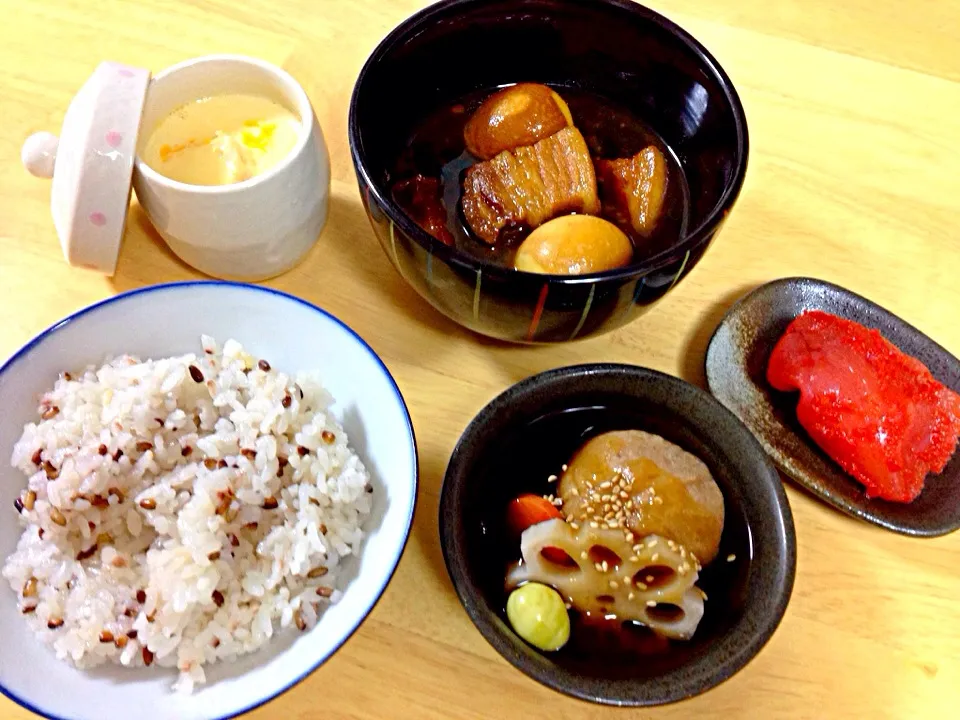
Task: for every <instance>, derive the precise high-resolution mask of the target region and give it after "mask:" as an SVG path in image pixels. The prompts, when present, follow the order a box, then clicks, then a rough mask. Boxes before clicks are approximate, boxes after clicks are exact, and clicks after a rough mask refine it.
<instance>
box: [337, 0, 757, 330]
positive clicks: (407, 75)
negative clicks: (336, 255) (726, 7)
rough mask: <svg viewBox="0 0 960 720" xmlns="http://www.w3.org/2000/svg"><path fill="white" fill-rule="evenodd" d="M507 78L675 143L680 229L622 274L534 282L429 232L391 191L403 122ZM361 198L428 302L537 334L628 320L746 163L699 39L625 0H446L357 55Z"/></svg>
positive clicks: (734, 116)
mask: <svg viewBox="0 0 960 720" xmlns="http://www.w3.org/2000/svg"><path fill="white" fill-rule="evenodd" d="M520 81H532V82H541V83H548V84H553V85H563V86H567V87H570V86H573V87H579V88H581V89H584V90H590V91H592V92H594V93H596V94H599V95H601V96H604V97H606V98H609V99H610V100H612V101H615V102H616V103H618V104H619V105H622V106H624V107H626V108H628V109H631V110H633V112H635V113H636V115H637V116H638V117H641V118H643V119H644V120H645V121H646V122H647V123H649V124H650V125H651V126H652V127H653V129H654V130H655V131H656V132H657V133H658V134H659V135H660V136H661V137H662V138H663V139H664V141H665V142H666V143H667V145H669V146H670V148H671V149H672V150H673V151H674V152H675V153H676V155H677V157H678V159H679V161H680V163H681V165H682V166H683V170H684V174H685V175H686V178H687V182H688V185H689V187H690V197H691V198H692V201H691V207H690V209H689V210H690V213H689V221H688V223H687V228H688V231H687V232H685V233H684V235H683V236H682V237H678V238H677V240H676V242H675V243H674V244H672V245H671V246H669V247H668V248H667V249H665V250H664V251H662V252H660V253H658V254H656V255H655V256H653V257H650V258H648V259H646V260H644V261H643V262H641V263H636V264H633V265H630V266H627V267H625V268H621V269H618V270H612V271H607V272H602V273H594V274H591V275H583V276H579V277H562V276H549V277H548V276H543V275H536V274H531V273H524V272H519V271H517V270H513V269H511V268H506V267H503V266H499V265H495V264H492V263H485V262H483V261H480V260H478V259H476V258H474V257H471V256H470V255H467V254H466V253H464V252H462V251H459V250H457V249H456V248H453V247H449V246H447V245H444V244H443V243H441V242H440V241H438V240H435V239H434V238H433V237H431V236H430V235H429V234H427V233H426V232H425V231H424V230H422V229H421V228H420V227H418V226H417V224H416V223H415V222H414V221H413V220H412V219H411V218H409V217H408V216H407V215H406V214H405V213H404V212H403V211H402V210H401V209H400V207H399V206H398V205H397V203H396V202H395V201H394V199H393V198H392V195H391V192H390V182H391V172H392V171H393V169H394V166H395V164H396V161H397V158H398V157H399V156H400V154H401V152H402V150H403V148H404V147H405V145H406V143H407V140H408V138H409V136H410V133H411V131H412V129H413V128H414V127H415V126H416V125H417V123H418V121H420V120H421V119H422V118H423V117H424V116H425V115H426V114H427V113H429V112H430V111H431V110H433V109H435V108H437V107H440V106H443V105H445V104H449V103H453V102H456V101H458V100H459V99H460V98H462V97H463V96H464V95H466V94H468V93H470V92H472V91H475V90H478V89H484V88H492V87H497V86H500V85H504V84H509V83H515V82H520ZM349 136H350V148H351V153H352V156H353V163H354V167H355V170H356V173H357V178H358V181H359V183H360V190H361V196H362V197H363V202H364V206H365V208H366V211H367V214H368V215H369V217H370V220H371V223H372V224H373V228H374V231H375V232H376V235H377V238H378V239H379V241H380V244H381V246H382V247H383V249H384V251H385V252H386V254H387V256H388V257H389V258H390V261H391V262H392V263H393V265H394V267H395V268H396V269H397V271H398V272H399V273H400V275H401V276H403V278H404V279H405V280H406V281H407V282H408V283H410V284H411V285H412V286H413V287H414V288H415V289H416V290H417V292H419V293H420V295H422V296H423V297H424V298H425V299H426V300H427V301H428V302H429V303H430V304H431V305H433V306H434V307H435V308H437V309H438V310H439V311H440V312H442V313H443V314H445V315H446V316H448V317H449V318H451V319H453V320H454V321H456V322H458V323H459V324H461V325H463V326H465V327H467V328H469V329H471V330H474V331H476V332H478V333H481V334H483V335H487V336H490V337H494V338H498V339H501V340H507V341H512V342H531V343H549V342H564V341H568V340H573V339H579V338H584V337H588V336H590V335H597V334H599V333H603V332H607V331H609V330H613V329H615V328H618V327H620V326H622V325H625V324H627V323H628V322H630V321H631V320H633V319H635V318H636V317H638V316H639V315H640V314H641V313H642V312H643V311H645V310H646V309H647V308H649V307H650V306H651V305H653V304H654V303H655V302H657V301H658V300H660V299H661V298H662V297H663V296H664V295H665V294H666V293H667V292H668V291H669V290H670V289H671V288H673V287H674V286H675V285H676V284H677V283H678V282H680V281H681V280H682V279H683V278H684V277H686V276H687V275H688V274H689V273H690V271H691V270H692V269H693V267H694V266H695V265H696V264H697V262H699V260H700V259H701V258H702V257H703V254H704V252H706V250H707V247H708V246H709V245H710V243H711V242H712V241H713V239H714V238H715V237H716V234H717V232H718V230H719V229H720V227H721V225H722V223H723V221H724V219H725V218H726V216H727V213H728V212H729V211H730V209H731V208H732V207H733V204H734V202H735V201H736V199H737V196H738V195H739V192H740V188H741V186H742V184H743V179H744V174H745V172H746V166H747V146H748V140H747V123H746V117H745V115H744V111H743V107H742V105H741V103H740V100H739V98H738V96H737V93H736V90H735V89H734V87H733V84H732V83H731V81H730V79H729V78H728V77H727V75H726V73H725V72H724V71H723V69H722V68H721V67H720V66H719V64H718V63H717V61H716V60H715V59H714V58H713V57H712V56H711V55H710V53H709V52H708V51H707V50H706V48H704V47H703V46H702V45H701V44H700V43H699V42H697V41H696V40H695V39H694V38H693V37H691V36H690V35H689V34H688V33H686V32H685V31H684V30H682V29H681V28H679V27H678V26H677V25H675V24H674V23H672V22H670V21H669V20H667V19H666V18H664V17H662V16H661V15H658V14H657V13H655V12H653V11H652V10H649V9H647V8H645V7H643V6H641V5H638V4H636V3H633V2H630V1H629V0H593V1H592V2H581V1H578V0H443V1H442V2H439V3H437V4H435V5H432V6H430V7H428V8H427V9H425V10H423V11H421V12H419V13H417V14H416V15H413V16H412V17H410V18H409V19H408V20H406V21H405V22H403V23H402V24H401V25H399V26H398V27H397V28H396V29H395V30H393V31H392V32H391V33H390V34H389V35H387V37H386V38H385V39H384V40H383V41H382V42H381V43H380V45H379V46H378V47H377V48H376V49H375V50H374V51H373V53H372V55H371V56H370V57H369V59H368V60H367V62H366V64H365V65H364V67H363V70H362V71H361V73H360V76H359V78H358V80H357V83H356V85H355V87H354V91H353V98H352V100H351V103H350V120H349Z"/></svg>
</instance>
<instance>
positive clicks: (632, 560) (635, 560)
mask: <svg viewBox="0 0 960 720" xmlns="http://www.w3.org/2000/svg"><path fill="white" fill-rule="evenodd" d="M639 560H640V558H638V557H637V556H636V555H631V556H630V562H639Z"/></svg>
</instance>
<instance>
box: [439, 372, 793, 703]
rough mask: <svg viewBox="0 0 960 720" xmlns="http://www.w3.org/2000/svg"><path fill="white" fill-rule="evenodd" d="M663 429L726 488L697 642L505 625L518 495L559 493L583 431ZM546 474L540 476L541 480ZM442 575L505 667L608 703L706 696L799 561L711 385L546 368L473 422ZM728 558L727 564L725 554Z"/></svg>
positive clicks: (742, 653)
mask: <svg viewBox="0 0 960 720" xmlns="http://www.w3.org/2000/svg"><path fill="white" fill-rule="evenodd" d="M618 429H639V430H645V431H647V432H652V433H656V434H657V435H660V436H661V437H664V438H666V439H667V440H669V441H671V442H673V443H676V444H677V445H679V446H681V447H682V448H684V449H685V450H687V451H688V452H691V453H693V454H694V455H696V456H698V457H699V458H700V459H701V460H703V461H704V463H706V465H707V467H709V469H710V471H711V473H712V474H713V476H714V478H715V480H716V481H717V484H718V485H719V486H720V489H721V491H722V492H723V496H724V501H725V516H726V517H725V521H724V530H723V536H722V538H721V543H720V552H719V553H718V555H717V558H716V559H715V560H714V561H713V562H712V563H710V564H709V565H707V566H706V567H705V568H704V569H703V571H702V573H701V575H700V579H699V582H698V585H699V586H700V587H701V589H703V590H704V591H705V592H706V593H707V596H708V599H707V601H706V603H705V609H706V611H705V614H704V617H703V619H702V620H701V622H700V625H699V626H698V628H697V631H696V633H695V634H694V636H693V638H692V639H690V640H689V641H686V642H681V641H671V643H670V644H669V647H667V648H666V649H664V648H663V647H658V648H657V649H656V651H655V652H651V653H645V654H640V653H637V654H635V655H633V654H629V655H626V656H623V655H621V656H619V657H618V658H617V659H616V661H615V662H610V661H609V657H610V656H609V655H606V656H605V655H604V654H603V653H597V652H595V651H594V650H592V649H591V648H589V647H583V646H578V644H577V642H575V640H576V637H575V635H576V633H577V632H578V630H577V626H576V625H574V629H573V630H572V633H571V640H570V642H568V644H567V646H565V647H564V648H563V649H561V650H560V651H559V652H556V653H541V652H539V651H537V650H536V649H534V648H533V647H531V646H529V645H527V644H526V643H525V642H524V641H523V640H521V639H520V637H519V636H518V635H516V634H515V633H514V632H513V630H512V628H511V627H510V625H509V623H508V622H507V620H506V614H505V610H504V608H505V603H506V598H507V592H506V590H505V587H504V574H505V570H506V566H507V564H508V563H509V562H510V561H511V560H515V559H516V558H517V557H518V556H519V551H518V548H516V547H514V544H515V543H514V542H513V541H511V540H510V539H509V538H508V533H507V532H506V530H505V528H504V522H505V517H504V515H505V510H506V508H507V505H508V503H509V501H510V500H511V499H512V498H514V497H516V496H517V495H518V494H520V493H525V492H534V493H547V492H553V491H554V490H553V487H552V485H551V484H550V483H549V481H548V480H547V478H548V476H549V473H552V472H556V471H557V469H558V468H559V467H560V465H561V464H562V463H564V462H567V460H568V459H569V457H570V456H571V455H572V454H573V452H574V451H575V450H576V449H577V447H579V445H580V444H581V443H582V442H583V441H584V439H586V438H588V437H592V436H593V435H596V434H598V433H600V432H604V431H607V430H618ZM538 483H539V484H538ZM440 539H441V546H442V548H443V553H444V560H445V562H446V565H447V571H448V572H449V574H450V577H451V579H452V580H453V585H454V587H455V589H456V592H457V594H458V595H459V597H460V600H461V602H462V603H463V606H464V608H465V609H466V611H467V614H468V615H469V616H470V618H471V619H472V620H473V622H474V624H475V625H476V626H477V628H478V629H479V630H480V632H481V634H482V635H483V636H484V638H486V639H487V641H488V642H490V644H491V645H493V647H494V648H496V650H497V651H498V652H499V653H500V654H501V655H502V656H503V657H504V658H506V659H507V660H508V661H509V662H510V663H512V664H513V665H514V666H516V667H517V668H519V669H520V670H522V671H523V672H524V673H526V674H527V675H529V676H530V677H532V678H534V679H535V680H537V681H539V682H541V683H543V684H544V685H547V686H549V687H551V688H553V689H555V690H559V691H560V692H564V693H567V694H569V695H573V696H575V697H579V698H582V699H585V700H589V701H592V702H598V703H604V704H610V705H634V706H640V705H659V704H664V703H669V702H674V701H677V700H682V699H684V698H687V697H690V696H693V695H696V694H699V693H702V692H704V691H706V690H708V689H710V688H712V687H714V686H716V685H718V684H719V683H721V682H723V681H724V680H726V679H727V678H729V677H730V676H732V675H733V674H734V673H736V672H737V671H739V670H740V669H741V668H743V667H744V666H745V665H746V664H747V663H748V662H749V661H750V660H751V659H752V658H753V657H754V656H755V655H756V654H757V653H758V652H759V651H760V649H761V648H762V647H763V646H764V644H766V642H767V641H768V640H769V639H770V637H771V636H772V635H773V633H774V631H775V630H776V628H777V626H778V625H779V623H780V620H781V618H782V617H783V614H784V612H785V610H786V607H787V603H788V601H789V599H790V594H791V592H792V589H793V580H794V574H795V570H796V539H795V535H794V527H793V518H792V515H791V512H790V506H789V503H788V501H787V498H786V495H785V493H784V490H783V486H782V484H781V482H780V478H779V475H778V474H777V471H776V469H775V468H774V467H773V465H772V463H771V462H770V460H769V458H768V457H767V456H766V454H765V453H764V451H763V449H762V448H761V447H760V444H759V443H758V442H757V441H756V439H755V438H754V437H753V435H751V433H750V432H749V431H748V430H747V429H746V428H745V427H744V426H743V424H741V423H740V421H739V420H738V419H737V418H736V417H735V416H734V415H733V414H732V413H731V412H730V411H728V410H727V409H726V408H724V407H723V406H722V405H721V404H720V403H719V402H717V401H716V400H715V399H714V398H712V397H711V396H710V395H709V394H707V393H706V392H704V391H702V390H700V389H699V388H696V387H694V386H693V385H690V384H689V383H686V382H684V381H682V380H679V379H677V378H674V377H671V376H669V375H664V374H662V373H658V372H655V371H653V370H648V369H645V368H640V367H634V366H629V365H616V364H596V365H578V366H572V367H566V368H560V369H558V370H551V371H548V372H545V373H541V374H539V375H535V376H533V377H530V378H528V379H526V380H523V381H522V382H520V383H518V384H516V385H514V386H513V387H511V388H510V389H509V390H507V391H506V392H504V393H503V394H502V395H500V396H499V397H497V398H496V399H494V400H493V401H492V402H491V403H490V404H489V405H487V406H486V407H485V408H484V409H483V410H481V411H480V413H479V414H478V415H477V416H476V418H474V420H473V421H472V422H471V423H470V425H469V426H468V427H467V429H466V430H465V431H464V433H463V435H462V437H461V438H460V441H459V443H458V444H457V446H456V448H455V449H454V452H453V455H452V457H451V459H450V463H449V466H448V467H447V472H446V476H445V478H444V482H443V490H442V493H441V499H440ZM728 560H729V561H728Z"/></svg>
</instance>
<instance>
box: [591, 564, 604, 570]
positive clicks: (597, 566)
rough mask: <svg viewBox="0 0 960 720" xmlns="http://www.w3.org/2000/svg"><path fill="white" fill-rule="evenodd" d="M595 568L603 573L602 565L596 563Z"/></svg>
mask: <svg viewBox="0 0 960 720" xmlns="http://www.w3.org/2000/svg"><path fill="white" fill-rule="evenodd" d="M593 566H594V567H595V568H596V569H597V572H603V565H601V564H600V563H594V564H593Z"/></svg>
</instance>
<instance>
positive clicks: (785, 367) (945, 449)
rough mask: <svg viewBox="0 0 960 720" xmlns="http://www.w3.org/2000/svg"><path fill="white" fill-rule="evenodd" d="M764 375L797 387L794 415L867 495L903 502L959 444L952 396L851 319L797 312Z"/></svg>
mask: <svg viewBox="0 0 960 720" xmlns="http://www.w3.org/2000/svg"><path fill="white" fill-rule="evenodd" d="M767 380H768V381H769V382H770V384H771V385H772V386H773V387H774V388H776V389H777V390H782V391H791V390H799V391H800V401H799V403H798V404H797V419H798V420H799V421H800V424H801V425H802V426H803V427H804V429H805V430H806V431H807V432H808V433H809V434H810V437H812V438H813V440H814V441H815V442H816V443H817V444H818V445H819V446H820V447H821V448H823V450H824V451H825V452H826V453H827V454H828V455H829V456H830V457H831V458H833V459H834V461H836V462H837V463H838V464H839V465H840V466H841V467H842V468H843V469H844V470H846V471H847V472H848V473H850V475H852V476H853V477H854V478H856V480H857V481H859V482H860V483H862V484H863V486H864V487H865V488H866V492H867V497H870V498H872V497H880V498H884V499H886V500H892V501H895V502H904V503H908V502H911V501H912V500H914V499H915V498H916V497H917V496H918V495H919V494H920V492H921V491H922V490H923V482H924V479H925V478H926V476H927V474H928V473H931V472H933V473H938V472H940V471H942V470H943V468H944V467H945V466H946V464H947V462H948V461H949V460H950V457H951V456H952V455H953V453H954V450H955V449H956V447H957V437H958V436H960V395H957V393H955V392H953V391H952V390H950V389H949V388H947V387H944V386H943V385H942V384H940V383H939V382H937V380H935V379H934V377H933V375H931V374H930V371H929V370H928V369H927V367H926V366H925V365H924V364H923V363H921V362H920V361H919V360H917V359H916V358H912V357H910V356H909V355H905V354H904V353H902V352H901V351H900V350H899V349H897V348H896V347H895V346H894V345H893V344H892V343H890V342H889V341H888V340H887V339H886V338H884V337H883V336H882V335H881V334H880V333H879V332H878V331H876V330H869V329H867V328H865V327H863V326H862V325H860V324H858V323H855V322H853V321H851V320H845V319H843V318H839V317H837V316H835V315H831V314H829V313H825V312H822V311H819V310H810V311H807V312H804V313H803V314H802V315H800V316H799V317H797V318H796V319H795V320H794V321H793V322H791V323H790V325H789V326H788V327H787V329H786V331H785V332H784V334H783V336H782V337H781V338H780V340H779V341H778V342H777V344H776V346H775V347H774V349H773V353H772V354H771V355H770V362H769V364H768V365H767Z"/></svg>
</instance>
